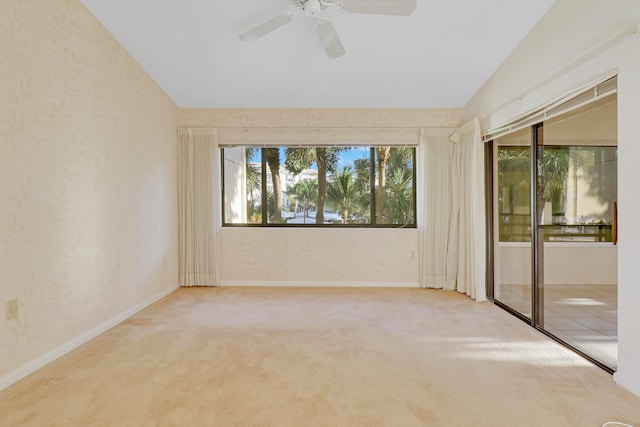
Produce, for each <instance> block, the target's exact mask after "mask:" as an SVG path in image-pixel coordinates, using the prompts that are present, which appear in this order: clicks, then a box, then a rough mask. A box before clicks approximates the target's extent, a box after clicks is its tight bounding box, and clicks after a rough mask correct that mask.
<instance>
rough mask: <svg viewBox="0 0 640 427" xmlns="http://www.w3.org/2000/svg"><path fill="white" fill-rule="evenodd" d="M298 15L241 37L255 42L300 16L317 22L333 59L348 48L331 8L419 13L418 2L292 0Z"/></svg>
mask: <svg viewBox="0 0 640 427" xmlns="http://www.w3.org/2000/svg"><path fill="white" fill-rule="evenodd" d="M291 3H293V5H294V6H295V8H296V12H284V13H281V14H280V15H277V16H275V17H273V18H271V19H269V20H268V21H266V22H263V23H262V24H260V25H258V26H257V27H254V28H252V29H251V30H249V31H247V32H245V33H243V34H241V35H240V36H239V37H240V39H241V40H243V41H254V40H258V39H259V38H261V37H263V36H265V35H267V34H269V33H271V32H273V31H275V30H277V29H278V28H280V27H282V26H283V25H285V24H286V23H288V22H290V21H291V20H292V19H293V18H295V17H296V15H297V14H300V13H302V14H304V15H305V16H306V17H309V18H313V19H314V20H315V27H316V32H317V33H318V37H319V38H320V42H321V43H322V46H323V47H324V50H325V52H326V54H327V57H328V58H329V59H335V58H339V57H341V56H342V55H344V54H345V50H344V46H343V45H342V42H341V41H340V37H339V36H338V33H337V31H336V29H335V27H334V26H333V24H332V23H331V20H330V19H329V18H328V17H327V16H326V15H324V14H323V12H324V10H325V9H327V8H330V7H333V8H335V9H338V10H339V11H341V12H346V13H369V14H376V15H402V16H408V15H411V14H412V13H413V11H414V10H415V9H416V3H417V0H291Z"/></svg>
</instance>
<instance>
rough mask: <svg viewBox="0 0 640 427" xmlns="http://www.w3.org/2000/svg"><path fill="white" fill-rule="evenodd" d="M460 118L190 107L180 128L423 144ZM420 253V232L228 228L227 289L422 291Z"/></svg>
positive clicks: (432, 112) (224, 251) (224, 241)
mask: <svg viewBox="0 0 640 427" xmlns="http://www.w3.org/2000/svg"><path fill="white" fill-rule="evenodd" d="M460 115H461V110H456V109H422V110H413V109H388V110H385V109H382V110H377V109H289V110H287V109H268V110H260V109H250V110H243V109H237V110H233V109H222V110H216V109H211V110H207V109H191V110H189V109H186V110H182V111H181V118H180V125H181V126H191V127H217V128H225V129H227V130H226V131H221V132H219V134H220V135H225V134H226V135H233V137H234V138H242V137H243V135H252V136H251V137H250V138H251V139H254V138H260V137H264V138H270V139H269V140H280V138H287V140H288V138H289V137H290V136H291V137H292V138H293V139H295V138H296V136H297V135H302V137H303V138H307V139H305V140H306V141H308V140H309V138H314V135H316V136H317V135H322V136H321V137H319V138H320V140H322V139H324V138H342V137H344V135H349V136H350V137H354V138H355V139H354V140H353V141H354V142H361V141H362V142H367V141H371V139H368V138H379V137H384V138H388V137H389V134H394V135H398V137H399V138H408V139H410V138H413V140H412V141H409V140H407V141H408V142H411V143H417V138H418V136H419V128H421V127H446V128H450V127H456V126H458V125H459V124H460ZM232 128H242V129H241V131H237V129H236V130H235V131H234V130H233V129H232ZM255 135H257V136H255ZM293 139H292V141H293ZM324 140H325V141H327V140H326V139H324ZM374 141H376V140H375V139H374ZM225 142H228V141H225V140H224V138H221V139H220V143H225ZM234 142H238V141H237V140H236V141H234ZM245 142H246V141H245ZM249 143H251V141H249ZM254 143H259V141H258V142H256V141H255V140H254ZM418 185H420V184H419V183H418ZM418 247H419V246H418V230H417V229H371V228H361V229H357V228H356V229H330V230H327V229H322V230H320V229H318V228H305V229H300V228H298V229H282V228H280V229H264V228H223V229H222V231H221V257H222V258H221V265H222V271H221V279H222V284H223V285H275V286H283V285H295V286H362V285H367V286H418V285H419V264H418Z"/></svg>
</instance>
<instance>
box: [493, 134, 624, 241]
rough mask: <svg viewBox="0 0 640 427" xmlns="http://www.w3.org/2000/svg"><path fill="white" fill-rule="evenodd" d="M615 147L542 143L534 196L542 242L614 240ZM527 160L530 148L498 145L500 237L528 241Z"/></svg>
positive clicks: (529, 236) (528, 193) (529, 229)
mask: <svg viewBox="0 0 640 427" xmlns="http://www.w3.org/2000/svg"><path fill="white" fill-rule="evenodd" d="M498 142H500V140H498ZM617 151H618V150H617V147H608V146H575V145H571V146H569V145H560V146H547V145H545V146H544V151H543V152H542V161H541V164H540V166H539V168H540V172H541V173H542V175H541V183H543V185H542V186H541V189H540V191H541V194H539V196H538V197H540V200H541V202H542V205H541V207H540V208H541V212H540V214H539V215H541V218H542V224H543V225H544V226H545V234H544V237H545V240H546V241H596V242H611V241H612V223H613V206H614V202H615V201H616V194H617V184H616V176H617ZM530 159H531V149H530V148H529V147H523V146H498V174H499V176H498V210H499V212H498V213H499V234H500V241H501V242H528V241H530V240H531V226H530V224H531V214H530V206H531V199H530V173H529V168H530Z"/></svg>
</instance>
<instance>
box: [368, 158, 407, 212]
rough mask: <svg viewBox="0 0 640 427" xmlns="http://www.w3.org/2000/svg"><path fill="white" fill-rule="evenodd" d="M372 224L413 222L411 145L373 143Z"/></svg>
mask: <svg viewBox="0 0 640 427" xmlns="http://www.w3.org/2000/svg"><path fill="white" fill-rule="evenodd" d="M374 152H375V156H374V158H375V185H376V188H375V203H376V211H375V215H376V224H400V225H405V224H414V223H415V216H414V214H415V209H414V206H415V200H414V188H413V186H414V182H413V177H414V165H413V158H414V156H413V153H414V149H413V148H410V147H376V148H375V149H374Z"/></svg>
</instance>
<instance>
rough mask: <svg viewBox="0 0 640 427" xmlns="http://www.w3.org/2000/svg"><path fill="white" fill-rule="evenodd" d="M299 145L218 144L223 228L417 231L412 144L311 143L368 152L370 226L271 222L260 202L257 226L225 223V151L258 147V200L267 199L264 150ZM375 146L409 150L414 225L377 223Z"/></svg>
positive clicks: (245, 223) (415, 182) (316, 145)
mask: <svg viewBox="0 0 640 427" xmlns="http://www.w3.org/2000/svg"><path fill="white" fill-rule="evenodd" d="M299 147H300V145H292V144H289V145H287V144H284V145H273V146H252V145H248V144H229V145H221V146H220V147H219V148H218V149H219V150H220V159H221V162H220V164H221V171H220V180H221V181H220V182H221V185H220V190H221V191H220V196H221V204H220V205H221V216H222V221H221V224H222V227H224V228H227V227H229V228H296V229H298V228H377V229H399V228H400V229H417V228H418V203H417V185H416V184H417V171H416V170H417V164H416V161H417V158H418V156H417V146H415V145H393V144H391V145H389V144H366V145H364V144H353V145H325V144H312V145H309V147H326V148H340V147H350V148H355V147H357V148H363V147H366V148H368V149H369V172H370V173H369V176H370V181H369V182H370V196H371V203H370V218H371V222H370V223H368V224H367V223H346V224H342V223H337V224H336V223H330V224H327V223H325V224H316V223H315V222H313V223H306V224H304V223H303V224H298V223H270V222H269V220H268V213H267V211H268V206H267V205H268V203H261V222H260V223H250V222H244V223H232V222H226V212H225V206H226V203H225V200H226V194H225V180H224V177H225V160H224V159H225V156H224V150H225V149H233V148H258V149H260V153H261V156H260V157H261V159H260V163H261V176H262V184H261V198H262V200H267V184H266V183H267V175H268V173H269V172H268V164H267V156H266V155H265V150H266V149H268V148H278V149H286V148H299ZM378 147H390V148H392V149H393V148H410V149H411V164H412V170H411V175H412V176H411V179H412V185H411V196H412V201H411V207H412V210H413V222H412V223H407V224H386V223H377V222H376V194H377V191H378V190H377V189H378V183H377V180H376V164H375V160H376V157H375V156H376V154H375V149H376V148H378Z"/></svg>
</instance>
